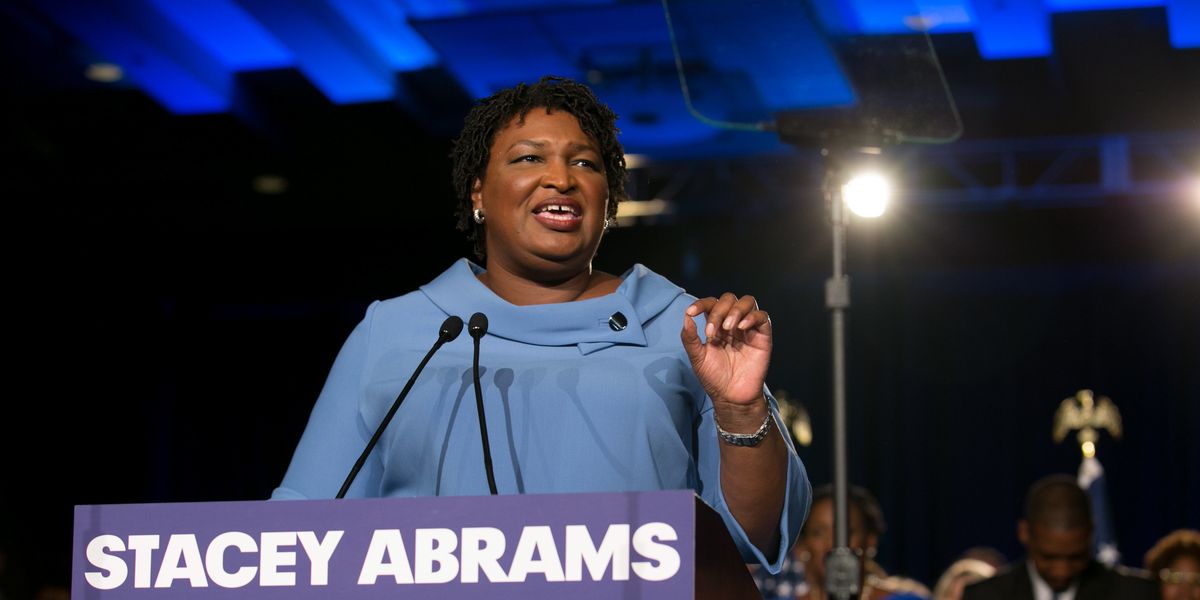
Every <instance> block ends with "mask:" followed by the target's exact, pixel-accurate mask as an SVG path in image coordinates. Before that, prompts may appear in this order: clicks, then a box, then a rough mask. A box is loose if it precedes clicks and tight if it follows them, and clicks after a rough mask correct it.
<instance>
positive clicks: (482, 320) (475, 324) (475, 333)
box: [467, 312, 488, 339]
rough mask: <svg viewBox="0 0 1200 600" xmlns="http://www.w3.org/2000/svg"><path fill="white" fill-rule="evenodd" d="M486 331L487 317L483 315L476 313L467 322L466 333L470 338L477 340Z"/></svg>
mask: <svg viewBox="0 0 1200 600" xmlns="http://www.w3.org/2000/svg"><path fill="white" fill-rule="evenodd" d="M487 329H488V323H487V317H486V316H484V314H483V313H479V312H477V313H475V314H473V315H471V320H470V321H468V322H467V332H468V333H470V334H471V337H473V338H475V339H479V338H481V337H483V334H485V333H487Z"/></svg>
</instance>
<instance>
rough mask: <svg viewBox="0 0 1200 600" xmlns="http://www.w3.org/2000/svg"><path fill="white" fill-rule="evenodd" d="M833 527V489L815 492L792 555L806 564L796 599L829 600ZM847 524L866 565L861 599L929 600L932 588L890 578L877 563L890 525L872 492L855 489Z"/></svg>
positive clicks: (852, 545) (853, 546)
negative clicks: (827, 559)
mask: <svg viewBox="0 0 1200 600" xmlns="http://www.w3.org/2000/svg"><path fill="white" fill-rule="evenodd" d="M833 523H834V522H833V486H830V485H824V486H821V487H820V488H817V489H816V490H815V491H814V492H813V502H812V510H811V512H810V513H809V515H808V521H806V522H805V523H804V528H803V529H802V530H801V532H800V541H799V542H797V543H796V547H795V548H794V549H793V552H792V558H793V559H794V560H798V561H799V562H800V563H802V564H803V566H804V575H805V588H804V589H802V590H799V591H798V593H797V594H796V595H795V598H799V599H801V600H824V599H825V598H828V597H829V595H828V594H827V593H826V590H825V555H826V554H827V553H828V552H829V551H830V550H831V549H833V528H834V524H833ZM847 523H848V526H849V532H848V534H849V535H848V538H849V539H848V545H849V546H850V549H851V550H853V551H854V553H855V554H857V555H859V557H861V558H862V561H863V581H862V586H861V587H862V595H861V596H860V598H862V599H863V600H882V599H884V598H894V599H900V598H929V596H930V593H929V589H928V588H926V587H925V586H923V585H921V584H920V583H919V582H917V581H915V580H912V579H908V578H904V577H896V576H889V575H888V574H887V573H885V572H884V570H883V568H882V567H880V566H879V564H878V563H876V562H875V560H874V559H875V553H876V549H877V548H878V545H879V540H880V538H881V537H882V536H883V532H884V531H885V530H886V529H887V524H886V523H885V522H884V519H883V511H882V510H880V508H879V503H878V502H876V501H875V498H874V497H873V496H872V495H871V493H870V492H868V491H867V490H865V489H863V488H860V487H858V486H851V488H850V493H849V513H848V515H847Z"/></svg>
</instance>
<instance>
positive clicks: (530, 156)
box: [513, 154, 542, 162]
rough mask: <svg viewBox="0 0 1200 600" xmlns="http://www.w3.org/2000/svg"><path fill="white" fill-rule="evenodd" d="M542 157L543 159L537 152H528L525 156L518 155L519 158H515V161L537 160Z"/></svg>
mask: <svg viewBox="0 0 1200 600" xmlns="http://www.w3.org/2000/svg"><path fill="white" fill-rule="evenodd" d="M541 159H542V157H540V156H538V155H536V154H526V155H524V156H519V157H517V159H516V160H514V161H513V162H537V161H539V160H541Z"/></svg>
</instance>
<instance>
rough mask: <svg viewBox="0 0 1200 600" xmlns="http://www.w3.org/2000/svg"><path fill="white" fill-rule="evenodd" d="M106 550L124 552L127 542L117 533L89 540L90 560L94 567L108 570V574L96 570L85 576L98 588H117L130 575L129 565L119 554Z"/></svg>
mask: <svg viewBox="0 0 1200 600" xmlns="http://www.w3.org/2000/svg"><path fill="white" fill-rule="evenodd" d="M105 550H113V551H116V552H124V551H125V543H124V542H122V541H121V538H119V537H117V536H115V535H99V536H96V537H94V538H92V541H90V542H88V546H87V559H88V562H89V563H92V566H93V567H96V568H97V569H100V570H102V571H107V572H108V574H107V575H105V574H102V573H99V572H96V571H86V572H85V573H84V574H83V578H84V579H86V580H87V582H88V584H90V585H91V586H92V587H94V588H96V589H98V590H111V589H116V588H117V587H120V585H121V584H122V583H125V579H126V578H127V577H129V566H128V565H126V564H125V561H124V560H121V557H119V556H113V555H111V554H106V553H105V552H104V551H105ZM84 595H86V594H84Z"/></svg>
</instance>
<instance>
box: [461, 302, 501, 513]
mask: <svg viewBox="0 0 1200 600" xmlns="http://www.w3.org/2000/svg"><path fill="white" fill-rule="evenodd" d="M487 329H488V320H487V317H486V316H485V315H484V314H483V313H478V312H477V313H475V314H473V315H471V320H470V321H469V322H468V323H467V333H469V334H470V335H471V338H472V339H473V340H475V358H474V360H473V361H472V364H471V367H472V369H473V371H474V376H475V410H476V411H477V412H478V413H479V437H480V439H481V440H482V442H483V469H484V471H486V472H487V480H488V490H489V491H491V493H492V495H493V496H495V495H496V474H495V473H493V472H492V447H491V444H489V443H488V432H487V418H486V417H485V416H484V412H483V389H482V388H480V386H479V340H480V339H481V338H483V336H484V334H486V333H487Z"/></svg>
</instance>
